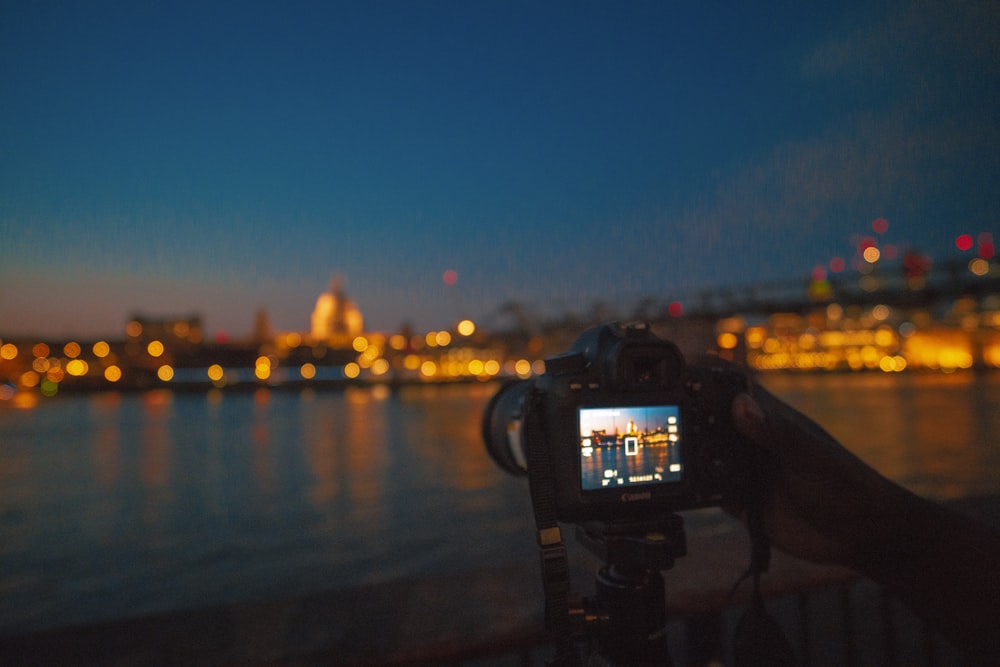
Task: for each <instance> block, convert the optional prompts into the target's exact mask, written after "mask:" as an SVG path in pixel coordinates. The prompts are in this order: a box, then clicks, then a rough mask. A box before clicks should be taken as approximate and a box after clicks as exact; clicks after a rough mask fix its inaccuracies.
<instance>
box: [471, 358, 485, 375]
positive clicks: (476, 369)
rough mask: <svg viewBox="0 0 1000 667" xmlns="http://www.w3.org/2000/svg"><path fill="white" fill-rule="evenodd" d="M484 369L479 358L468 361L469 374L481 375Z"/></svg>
mask: <svg viewBox="0 0 1000 667" xmlns="http://www.w3.org/2000/svg"><path fill="white" fill-rule="evenodd" d="M484 369H485V364H483V362H482V361H480V360H479V359H473V360H472V361H470V362H469V375H482V374H483V370H484Z"/></svg>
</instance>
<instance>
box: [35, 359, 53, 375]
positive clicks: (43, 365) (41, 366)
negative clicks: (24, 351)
mask: <svg viewBox="0 0 1000 667" xmlns="http://www.w3.org/2000/svg"><path fill="white" fill-rule="evenodd" d="M50 366H51V364H50V363H49V360H48V359H43V358H37V359H35V360H34V361H32V362H31V367H32V368H33V369H34V370H35V372H37V373H44V372H46V371H47V370H49V367H50Z"/></svg>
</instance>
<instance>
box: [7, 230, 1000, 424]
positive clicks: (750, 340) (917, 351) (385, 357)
mask: <svg viewBox="0 0 1000 667" xmlns="http://www.w3.org/2000/svg"><path fill="white" fill-rule="evenodd" d="M877 223H878V221H876V228H877ZM956 246H957V248H958V250H959V251H961V252H963V253H965V255H966V256H960V257H958V258H957V259H951V260H948V261H944V262H939V263H935V262H933V261H931V259H930V258H928V257H924V256H919V255H916V254H915V253H912V252H908V253H904V254H903V256H902V257H898V256H897V254H896V252H895V251H894V250H893V249H892V248H879V246H878V243H877V242H876V241H875V240H874V239H867V238H866V239H862V240H861V241H860V242H859V245H858V258H856V260H855V262H854V267H853V269H852V270H850V271H848V270H846V264H847V263H846V261H845V260H843V259H840V258H834V259H833V260H831V262H830V264H829V266H824V267H816V268H815V269H814V270H813V271H812V273H811V275H810V277H809V279H808V280H804V281H801V282H796V283H794V284H781V285H768V286H744V287H741V288H738V289H730V290H717V291H706V292H703V293H701V294H699V295H697V296H696V297H695V298H692V299H688V300H687V301H686V302H681V301H677V300H670V301H666V302H664V303H658V302H656V301H652V300H647V301H645V302H643V304H641V306H640V307H637V308H636V309H635V310H634V311H633V312H630V313H627V314H626V316H627V317H628V318H636V319H638V318H641V319H646V320H649V321H651V322H652V323H653V325H654V328H655V329H657V331H658V332H659V333H660V335H662V336H664V337H667V338H670V339H672V340H674V341H675V342H677V343H678V345H679V346H680V347H681V349H682V350H683V351H684V352H685V353H686V354H700V353H706V352H707V353H710V354H716V355H719V356H721V357H723V358H726V359H729V360H733V361H737V362H741V363H745V364H748V365H749V366H751V367H753V368H755V369H757V370H759V371H764V372H768V371H800V372H804V371H811V372H828V371H837V372H854V371H874V372H885V373H896V372H901V371H936V372H954V371H959V370H965V369H973V368H1000V269H998V265H997V263H996V261H995V253H994V249H993V242H992V237H991V236H990V235H989V234H981V235H980V236H979V238H978V242H977V240H975V239H973V238H972V237H971V236H968V237H966V236H963V237H959V238H958V239H957V240H956ZM891 260H897V261H895V262H894V263H890V261H891ZM887 267H888V268H887ZM503 310H504V311H505V312H506V314H507V315H513V316H512V317H508V318H507V319H508V320H510V321H509V322H508V323H506V324H504V325H497V326H495V327H494V328H493V329H492V330H489V331H487V330H485V328H484V327H480V326H477V324H476V323H474V322H473V321H472V320H469V319H463V320H461V321H458V322H456V323H455V324H454V326H452V327H449V328H447V329H442V330H437V331H427V332H414V331H409V330H406V328H405V327H403V328H402V330H400V331H396V332H366V331H364V327H363V322H364V319H363V316H362V313H361V310H360V308H359V307H358V305H357V304H355V303H354V302H353V301H352V300H351V299H350V298H349V297H348V296H347V294H346V292H345V290H344V288H343V286H342V283H341V280H340V279H338V278H335V279H334V280H333V281H331V284H330V286H329V289H328V290H327V291H325V292H323V293H322V294H320V295H319V297H318V298H317V301H316V306H315V308H314V310H313V313H312V315H311V319H310V328H309V330H308V331H288V332H272V331H271V327H270V325H269V324H268V318H267V314H266V312H263V311H261V312H259V313H258V314H257V319H256V324H255V327H254V331H253V333H252V334H251V335H250V336H249V337H248V338H246V339H242V340H235V339H232V340H231V339H229V338H228V336H226V335H221V334H220V335H218V336H216V337H215V338H214V339H211V340H207V339H206V334H205V332H204V327H203V324H202V320H201V317H200V316H199V315H185V316H181V317H150V316H145V315H140V314H136V315H134V316H133V317H131V318H130V319H129V321H128V322H127V324H126V326H125V331H124V334H125V335H124V338H122V339H120V340H92V341H76V340H69V341H51V340H48V341H43V340H32V339H23V338H21V339H18V338H9V339H0V382H2V384H0V400H3V401H4V402H6V401H12V402H13V403H14V404H15V405H20V406H29V407H30V406H31V405H34V404H36V403H37V401H38V400H40V399H41V398H42V397H51V396H54V395H56V394H57V393H59V392H60V391H64V390H65V391H72V390H100V389H151V388H156V387H170V388H174V389H185V388H189V389H213V388H214V389H223V388H227V387H228V388H238V387H258V386H270V387H293V388H294V387H306V386H338V385H344V384H350V383H363V382H371V383H386V384H401V383H415V382H457V381H464V382H469V381H488V380H492V379H496V378H507V377H522V378H523V377H528V376H530V375H531V374H535V373H540V372H543V371H544V362H543V359H544V358H545V357H546V356H548V355H550V354H554V353H558V352H560V351H562V350H564V349H566V348H567V347H568V346H569V345H570V344H571V343H572V341H573V339H574V338H575V336H576V335H577V334H579V333H580V331H582V330H583V329H584V328H586V327H588V326H593V325H595V324H598V323H600V318H601V314H599V313H595V314H593V315H592V316H591V318H590V319H589V320H588V319H587V318H580V317H568V316H564V317H561V318H553V319H549V320H545V321H540V322H531V321H529V320H528V318H526V317H525V316H524V315H523V313H518V312H516V311H517V307H516V305H511V304H508V305H507V306H505V308H504V309H503Z"/></svg>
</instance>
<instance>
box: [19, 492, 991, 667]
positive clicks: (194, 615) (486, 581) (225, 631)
mask: <svg viewBox="0 0 1000 667" xmlns="http://www.w3.org/2000/svg"><path fill="white" fill-rule="evenodd" d="M949 505H950V506H952V507H953V508H955V509H958V510H959V511H962V512H965V513H968V514H971V515H974V516H977V517H979V518H980V519H981V520H983V521H985V522H988V523H990V524H992V525H994V526H997V527H998V528H1000V496H989V497H982V498H969V499H964V500H961V501H954V502H950V503H949ZM704 511H714V510H704ZM713 525H714V526H715V529H714V530H712V531H709V532H699V533H697V534H694V535H692V536H690V538H689V544H688V555H687V556H686V557H685V558H682V559H680V560H679V561H678V563H677V564H676V566H675V567H674V568H673V569H672V570H670V571H668V572H667V573H665V578H666V582H667V583H666V587H667V606H668V615H669V617H671V618H672V619H675V620H672V621H671V624H670V644H671V651H672V653H673V654H674V658H675V661H677V664H678V665H684V664H689V662H688V660H689V659H692V656H693V655H694V654H695V653H697V652H704V651H705V650H706V648H705V646H704V645H698V643H699V641H703V640H705V639H706V636H705V633H706V629H707V632H708V634H709V635H711V634H712V633H718V637H717V638H714V639H717V640H718V642H719V643H720V645H721V648H720V650H721V651H722V655H723V657H725V655H726V653H727V652H728V648H726V647H727V643H728V641H729V640H728V638H727V637H728V636H729V635H730V634H731V631H732V627H733V625H734V624H735V622H736V621H737V620H738V618H739V615H740V613H741V609H742V608H743V607H744V606H745V605H746V603H747V595H748V592H749V587H748V586H744V587H743V588H742V589H741V590H740V591H739V592H738V594H737V595H735V596H733V597H730V589H731V586H732V584H733V582H735V581H736V580H737V579H738V577H739V576H740V574H741V573H742V572H743V570H744V569H745V567H746V558H747V554H748V553H749V544H748V541H747V539H746V536H745V533H744V531H743V527H742V526H741V525H740V524H739V523H738V522H736V521H734V520H728V521H715V522H714V524H713ZM571 559H572V560H571V562H572V564H573V580H574V588H575V589H576V590H580V591H590V590H591V585H590V581H591V578H592V576H593V573H594V571H595V568H596V566H597V565H598V564H599V563H597V561H596V559H594V558H593V557H592V556H589V554H586V553H584V552H582V551H581V550H580V549H579V548H578V547H576V546H574V545H571ZM762 583H763V590H764V594H765V595H766V596H768V605H769V607H770V608H771V610H772V613H773V614H774V615H775V616H776V618H777V619H778V621H779V623H781V625H782V629H783V630H784V632H785V634H786V635H787V636H788V638H789V640H790V641H791V643H792V645H793V647H795V648H796V650H797V651H798V652H799V654H800V657H803V656H805V654H808V655H809V656H814V657H813V658H812V659H811V660H810V664H845V663H846V662H849V661H851V660H853V661H854V662H855V664H872V665H875V664H887V663H886V657H887V656H888V655H890V654H891V655H892V657H893V659H894V660H895V661H897V662H898V664H908V665H909V664H925V663H926V660H927V652H928V651H932V652H933V653H934V654H935V656H936V658H935V659H936V663H935V664H941V665H951V664H956V665H957V664H960V656H959V655H958V654H957V652H956V651H955V650H954V649H952V648H951V647H949V646H948V645H947V644H946V643H944V642H943V641H942V640H941V639H940V638H938V637H935V636H934V635H933V634H927V633H926V632H925V629H924V628H923V626H922V624H921V623H920V622H919V620H918V619H916V618H914V617H913V616H912V614H909V613H908V612H907V611H906V610H905V609H903V608H901V607H900V606H899V604H898V602H893V601H891V600H886V599H885V598H884V596H883V594H882V593H881V591H880V590H879V589H878V588H877V587H875V586H874V585H873V584H872V583H871V582H867V581H865V580H860V579H858V578H857V577H856V575H854V574H853V573H852V572H850V571H849V570H846V569H843V568H832V567H820V566H816V565H812V564H809V563H805V562H803V561H799V560H796V559H793V558H790V557H788V556H785V555H784V554H781V553H776V554H775V558H774V562H773V565H772V569H771V572H770V573H769V574H768V575H767V576H766V577H765V578H764V580H763V582H762ZM889 633H891V634H892V636H891V637H890V636H887V635H888V634H889ZM707 639H708V640H709V642H708V643H709V644H711V643H712V641H713V638H712V637H707ZM545 642H546V637H545V635H544V633H543V632H542V595H541V587H540V582H539V574H538V570H537V563H535V562H525V563H521V564H514V565H511V566H507V567H503V568H494V569H490V570H485V571H469V572H462V573H456V574H454V575H450V576H437V577H427V578H421V579H410V580H403V581H393V582H388V583H383V584H378V585H372V586H362V587H356V588H348V589H344V590H337V591H329V592H325V593H318V594H314V595H308V596H302V597H297V598H289V599H280V600H268V601H261V602H254V603H245V604H237V605H228V606H224V607H214V608H207V609H193V610H186V611H178V612H173V613H169V614H162V615H157V616H152V617H146V618H137V619H122V620H118V621H114V622H109V623H101V624H95V625H89V626H80V627H73V628H62V629H56V630H51V631H47V632H39V633H32V634H28V635H23V636H18V637H5V638H0V662H3V663H4V664H17V665H52V664H95V665H176V664H184V665H193V666H197V665H311V664H337V665H403V664H480V665H481V664H509V663H511V662H519V661H521V660H522V659H524V660H526V661H527V662H526V664H542V662H543V661H544V660H545V659H547V658H548V657H550V653H549V649H548V647H547V646H546V643H545ZM709 650H710V649H709ZM852 656H853V657H852ZM505 661H507V662H505Z"/></svg>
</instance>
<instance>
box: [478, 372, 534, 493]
mask: <svg viewBox="0 0 1000 667" xmlns="http://www.w3.org/2000/svg"><path fill="white" fill-rule="evenodd" d="M530 390H531V381H529V380H518V381H515V382H510V383H508V384H505V385H503V386H502V387H500V389H499V391H497V393H496V394H494V395H493V398H491V399H490V402H489V403H488V404H487V405H486V410H485V411H484V413H483V442H484V443H485V444H486V451H487V452H488V453H489V455H490V457H491V458H492V459H493V460H494V461H496V463H497V465H499V466H500V467H501V468H503V469H504V470H506V471H507V472H509V473H511V474H512V475H526V474H527V473H528V463H527V460H526V458H525V452H524V420H523V418H522V417H523V415H524V401H525V399H526V398H527V396H528V393H529V392H530Z"/></svg>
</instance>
